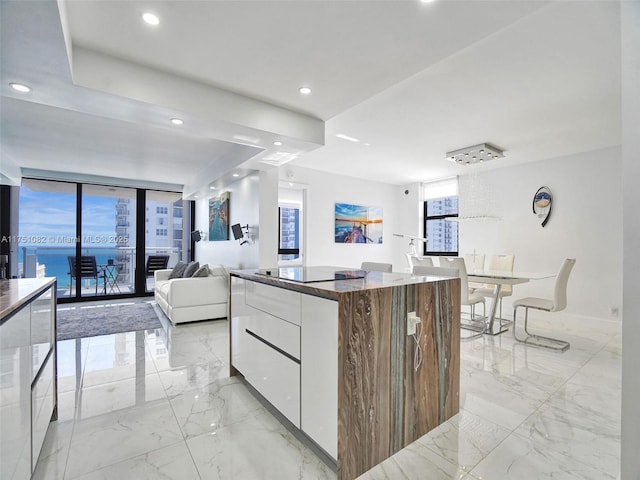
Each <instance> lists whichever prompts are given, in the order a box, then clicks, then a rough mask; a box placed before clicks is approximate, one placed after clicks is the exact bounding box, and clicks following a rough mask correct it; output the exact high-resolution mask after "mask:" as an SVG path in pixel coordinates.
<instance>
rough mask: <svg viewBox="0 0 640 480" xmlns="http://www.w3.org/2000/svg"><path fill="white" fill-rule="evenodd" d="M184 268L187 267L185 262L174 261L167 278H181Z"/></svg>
mask: <svg viewBox="0 0 640 480" xmlns="http://www.w3.org/2000/svg"><path fill="white" fill-rule="evenodd" d="M186 268H187V264H186V263H184V262H178V263H176V266H175V267H173V270H171V273H170V274H169V279H172V278H182V275H184V271H185V269H186Z"/></svg>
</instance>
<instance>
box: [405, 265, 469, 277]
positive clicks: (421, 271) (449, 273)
mask: <svg viewBox="0 0 640 480" xmlns="http://www.w3.org/2000/svg"><path fill="white" fill-rule="evenodd" d="M412 273H413V274H414V275H436V276H440V277H459V276H460V274H459V272H458V269H457V268H447V267H434V266H428V265H416V266H414V267H413V272H412Z"/></svg>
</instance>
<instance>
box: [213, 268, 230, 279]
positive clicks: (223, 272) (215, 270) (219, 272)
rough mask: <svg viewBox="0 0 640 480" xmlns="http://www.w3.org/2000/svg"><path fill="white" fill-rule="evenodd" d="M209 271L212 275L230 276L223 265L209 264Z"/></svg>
mask: <svg viewBox="0 0 640 480" xmlns="http://www.w3.org/2000/svg"><path fill="white" fill-rule="evenodd" d="M209 272H210V275H211V276H212V277H228V276H229V272H228V271H227V269H226V268H225V267H224V266H222V265H209Z"/></svg>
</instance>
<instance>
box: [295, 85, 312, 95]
mask: <svg viewBox="0 0 640 480" xmlns="http://www.w3.org/2000/svg"><path fill="white" fill-rule="evenodd" d="M298 91H299V92H300V93H301V94H303V95H309V94H310V93H311V88H309V87H300V88H299V89H298Z"/></svg>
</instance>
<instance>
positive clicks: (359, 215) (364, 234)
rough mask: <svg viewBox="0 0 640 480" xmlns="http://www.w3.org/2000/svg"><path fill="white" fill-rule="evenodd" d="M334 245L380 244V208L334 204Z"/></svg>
mask: <svg viewBox="0 0 640 480" xmlns="http://www.w3.org/2000/svg"><path fill="white" fill-rule="evenodd" d="M335 219H336V223H335V241H336V243H382V207H365V206H362V205H351V204H349V203H336V208H335Z"/></svg>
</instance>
